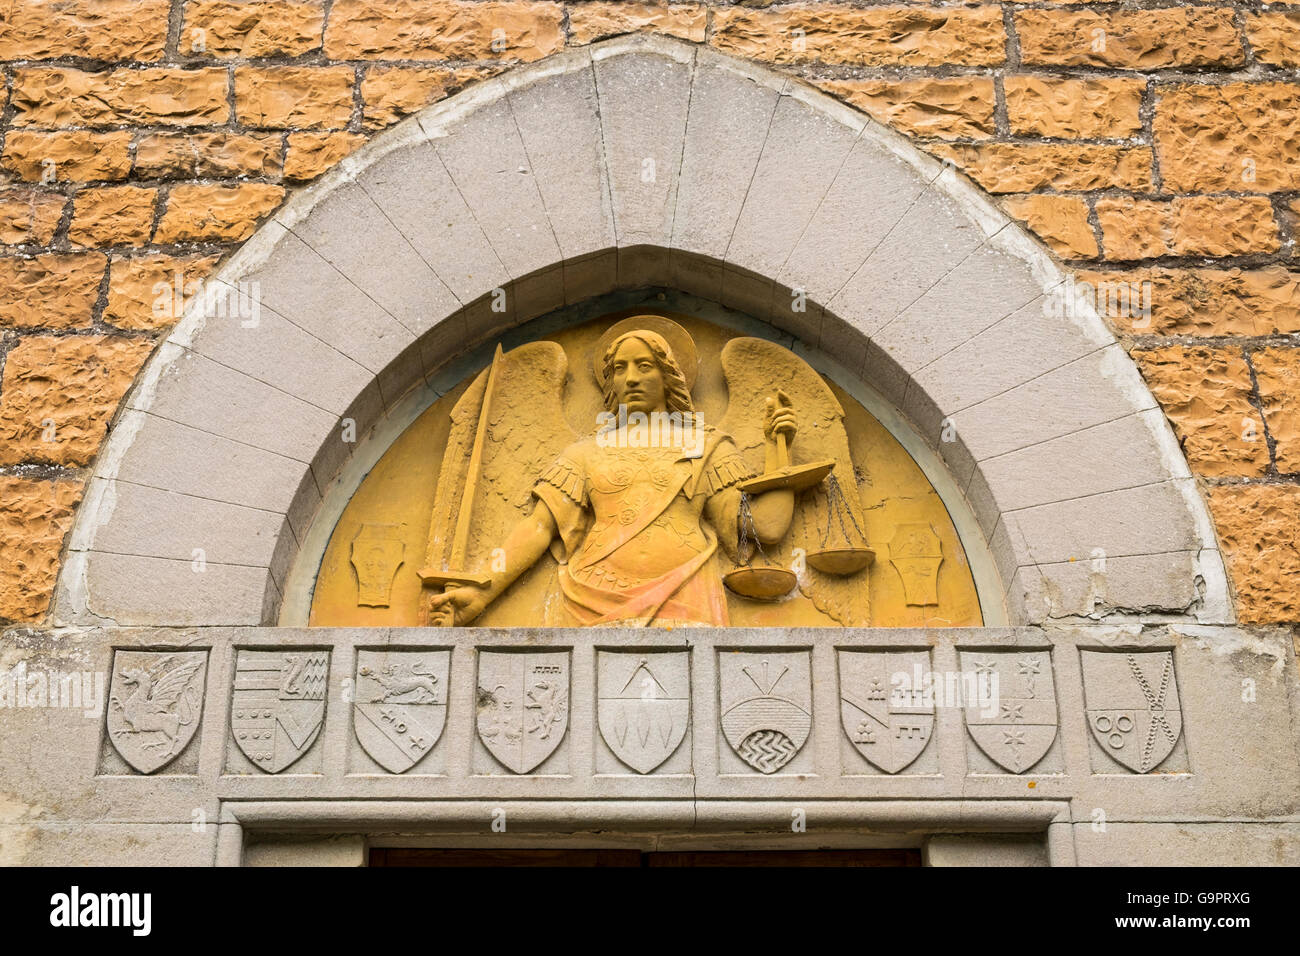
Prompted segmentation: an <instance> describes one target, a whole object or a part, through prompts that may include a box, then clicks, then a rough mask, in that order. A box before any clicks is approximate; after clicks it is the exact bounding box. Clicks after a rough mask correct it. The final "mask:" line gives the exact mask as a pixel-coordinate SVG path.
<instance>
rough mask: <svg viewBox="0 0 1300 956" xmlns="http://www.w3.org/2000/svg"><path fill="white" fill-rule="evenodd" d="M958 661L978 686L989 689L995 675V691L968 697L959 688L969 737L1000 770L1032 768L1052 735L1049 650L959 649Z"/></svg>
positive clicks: (1053, 702) (1052, 685)
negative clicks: (959, 657) (962, 698)
mask: <svg viewBox="0 0 1300 956" xmlns="http://www.w3.org/2000/svg"><path fill="white" fill-rule="evenodd" d="M961 667H962V672H963V676H965V677H970V676H972V675H973V677H974V679H975V682H976V686H977V687H987V688H989V689H990V690H992V689H993V688H994V683H993V682H994V681H996V692H995V693H992V694H990V695H989V696H987V697H985V698H984V699H982V700H981V699H975V700H971V699H970V697H971V695H970V693H969V688H964V692H965V693H966V695H967V698H966V700H964V701H963V703H964V704H965V710H966V729H967V730H968V731H970V735H971V739H973V740H974V741H975V743H976V744H978V745H979V748H980V750H982V751H984V753H985V754H986V755H987V756H988V758H989V759H990V760H992V761H993V762H994V763H996V764H997V765H998V766H999V767H1001V768H1002V769H1004V770H1009V771H1011V772H1012V773H1023V772H1024V771H1026V770H1029V769H1030V768H1032V767H1033V766H1034V764H1036V763H1038V761H1040V760H1042V759H1043V757H1044V755H1045V754H1046V753H1047V751H1048V750H1049V749H1050V748H1051V746H1052V741H1053V740H1055V739H1056V725H1057V714H1056V685H1055V683H1054V682H1053V681H1052V660H1051V657H1050V655H1049V654H1048V652H1047V651H1024V650H1005V651H1004V650H996V651H962V652H961ZM978 696H983V695H982V694H980V695H978Z"/></svg>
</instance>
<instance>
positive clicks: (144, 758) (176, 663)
mask: <svg viewBox="0 0 1300 956" xmlns="http://www.w3.org/2000/svg"><path fill="white" fill-rule="evenodd" d="M207 666H208V655H207V652H206V651H177V652H174V653H153V652H147V651H119V652H118V653H117V655H116V657H115V659H114V667H113V678H112V685H111V689H110V692H109V698H108V717H107V722H108V739H109V740H110V741H112V743H113V747H114V749H115V750H117V752H118V753H119V754H121V756H122V759H124V760H125V761H126V762H127V763H128V764H130V765H131V766H132V767H133V768H134V769H136V770H138V771H140V773H146V774H147V773H153V772H154V771H155V770H161V769H162V768H163V767H165V766H166V765H167V764H169V763H171V761H172V760H174V759H175V758H176V757H177V755H179V754H180V752H181V751H182V750H184V749H185V746H186V744H188V743H189V742H190V740H191V738H193V736H194V732H195V731H196V730H198V728H199V721H200V718H201V717H202V715H203V688H204V682H205V680H206V677H207Z"/></svg>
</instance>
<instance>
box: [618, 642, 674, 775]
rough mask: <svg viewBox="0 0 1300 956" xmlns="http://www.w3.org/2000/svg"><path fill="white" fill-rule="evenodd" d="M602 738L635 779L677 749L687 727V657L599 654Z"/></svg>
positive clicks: (668, 654) (634, 653) (661, 654)
mask: <svg viewBox="0 0 1300 956" xmlns="http://www.w3.org/2000/svg"><path fill="white" fill-rule="evenodd" d="M596 674H597V681H598V691H597V693H598V694H599V699H598V701H597V708H596V710H597V717H598V721H599V724H600V735H601V737H602V738H603V739H604V741H605V743H606V744H608V745H609V749H610V750H612V751H614V754H615V756H617V757H618V759H619V760H621V761H623V763H625V764H627V765H628V766H629V767H631V768H632V769H633V770H635V771H636V772H637V773H650V771H652V770H654V769H655V768H656V767H658V766H659V765H660V764H662V763H663V762H664V761H665V760H667V759H668V758H669V757H671V756H672V755H673V752H674V751H676V750H677V748H678V747H679V746H680V745H681V742H682V738H684V737H685V736H686V728H687V726H688V725H689V723H690V716H691V701H690V670H689V658H688V652H687V651H656V652H647V653H640V652H628V651H599V652H597V656H596Z"/></svg>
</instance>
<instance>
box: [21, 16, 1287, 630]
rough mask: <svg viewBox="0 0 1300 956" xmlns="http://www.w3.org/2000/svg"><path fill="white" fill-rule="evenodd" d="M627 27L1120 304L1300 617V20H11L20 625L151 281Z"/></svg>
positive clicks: (160, 305) (164, 311) (1133, 344)
mask: <svg viewBox="0 0 1300 956" xmlns="http://www.w3.org/2000/svg"><path fill="white" fill-rule="evenodd" d="M629 31H656V32H662V33H668V34H671V35H673V36H677V37H680V38H683V39H686V40H690V41H693V42H698V43H707V44H709V45H711V46H713V47H714V48H716V49H719V50H722V51H724V52H727V53H729V54H732V55H735V56H739V57H745V58H750V59H753V60H755V61H759V62H763V63H767V64H772V65H775V66H776V67H777V68H779V69H783V70H786V71H789V72H790V73H792V74H794V75H797V76H801V77H804V78H806V79H807V80H809V81H810V82H812V83H814V84H816V85H818V86H820V87H821V88H823V89H825V90H826V91H828V92H830V93H832V94H834V95H836V96H838V97H841V98H843V99H844V100H845V101H847V102H849V103H851V104H853V105H854V106H856V107H858V108H860V109H862V110H864V111H866V112H868V113H870V114H871V115H872V116H874V117H876V118H878V119H879V120H881V121H882V122H885V123H888V124H890V125H891V126H893V127H894V128H896V129H898V130H901V131H902V132H904V133H906V134H908V135H909V136H911V137H912V138H913V139H914V141H915V142H916V143H917V144H918V145H919V146H921V147H922V148H923V149H926V150H928V151H929V152H931V153H933V154H934V155H936V156H938V157H940V158H943V159H947V160H950V161H952V162H953V163H955V164H956V165H957V166H958V167H959V168H960V169H962V170H964V171H965V172H966V173H968V174H969V175H970V176H971V177H972V178H973V179H974V180H975V181H976V182H977V183H979V184H980V185H981V186H983V187H984V188H985V189H986V190H988V191H989V192H990V193H992V194H994V195H996V196H998V197H999V198H1000V200H1001V202H1002V204H1003V206H1004V208H1005V209H1006V210H1007V212H1008V213H1009V214H1010V215H1012V216H1013V217H1015V218H1017V219H1019V220H1021V221H1023V222H1024V223H1026V224H1027V225H1028V227H1029V228H1031V229H1032V230H1034V231H1035V232H1036V233H1037V234H1038V235H1039V236H1040V237H1041V238H1042V239H1043V241H1044V242H1045V243H1047V244H1048V245H1049V246H1050V247H1051V248H1052V249H1053V250H1054V251H1055V252H1056V253H1057V254H1058V255H1059V256H1061V257H1062V259H1064V260H1067V261H1068V262H1069V263H1070V264H1071V265H1072V266H1073V267H1075V268H1077V269H1078V270H1079V271H1080V279H1081V280H1084V281H1086V282H1087V283H1088V285H1087V286H1080V292H1081V294H1087V293H1088V290H1089V289H1098V290H1100V291H1101V295H1100V302H1101V304H1102V306H1103V308H1104V309H1105V310H1106V311H1107V313H1108V314H1109V317H1110V319H1111V321H1112V323H1113V325H1114V327H1115V331H1116V333H1117V334H1118V335H1119V336H1121V338H1122V340H1123V341H1124V342H1125V344H1126V346H1127V347H1129V349H1130V350H1131V352H1132V353H1133V355H1134V358H1135V359H1136V360H1137V362H1138V363H1139V366H1140V368H1141V369H1142V372H1143V374H1144V375H1145V376H1146V378H1147V381H1148V382H1149V383H1150V386H1151V388H1152V391H1153V392H1154V394H1155V395H1156V397H1157V399H1158V400H1159V401H1160V402H1161V404H1162V405H1163V406H1164V409H1165V411H1166V413H1167V414H1168V415H1169V417H1170V419H1171V421H1172V422H1173V424H1174V428H1175V430H1176V432H1177V433H1178V436H1179V438H1180V439H1181V440H1182V442H1183V445H1184V448H1185V450H1186V453H1187V456H1188V460H1189V462H1190V464H1191V467H1192V469H1193V471H1194V472H1195V473H1196V474H1197V476H1198V477H1199V478H1200V480H1201V481H1202V483H1203V485H1204V488H1205V492H1206V495H1207V498H1208V500H1209V503H1210V508H1211V512H1212V514H1213V517H1214V520H1215V522H1216V525H1217V529H1218V533H1219V536H1220V539H1221V541H1222V543H1223V546H1224V548H1225V552H1226V554H1227V557H1228V561H1229V569H1230V573H1231V575H1232V579H1233V584H1234V588H1235V591H1236V594H1237V599H1238V608H1239V613H1240V615H1241V617H1242V619H1243V620H1244V621H1247V622H1252V623H1268V622H1295V621H1297V620H1300V587H1298V586H1297V585H1296V584H1295V583H1294V582H1295V581H1296V580H1297V575H1300V543H1298V539H1300V481H1298V480H1297V479H1300V401H1297V400H1298V399H1300V385H1298V384H1297V380H1296V374H1297V370H1300V349H1298V348H1297V347H1296V344H1297V340H1296V339H1295V337H1294V336H1295V335H1297V334H1300V263H1297V261H1296V258H1297V251H1296V243H1295V238H1296V229H1297V220H1300V80H1298V79H1297V76H1296V73H1295V70H1296V68H1297V67H1300V3H1296V4H1293V5H1288V4H1286V3H1278V4H1271V5H1264V6H1261V5H1260V4H1259V3H1255V2H1251V3H1244V2H1243V3H1237V4H1231V3H1213V2H1209V3H1205V4H1198V5H1195V6H1193V5H1176V4H1169V3H1162V2H1159V0H1156V2H1147V0H1139V2H1138V3H1130V4H1126V5H1125V6H1124V7H1122V8H1121V7H1119V6H1118V5H1117V4H1113V3H1107V2H1094V3H1087V4H1080V5H1072V6H1065V5H1062V4H1059V3H1055V2H1042V3H1032V4H1015V3H1005V4H1000V5H999V4H993V3H989V4H979V3H971V4H967V5H944V6H932V5H925V4H861V3H845V2H833V3H770V4H769V3H764V2H763V0H748V2H744V3H740V4H731V3H725V2H718V0H715V2H708V3H673V4H671V5H664V4H650V3H626V2H618V3H607V2H571V3H553V2H544V0H539V2H496V0H467V2H455V0H301V2H299V0H240V2H233V0H12V2H10V3H8V4H6V5H5V6H4V9H3V10H0V61H3V62H0V73H2V74H3V80H4V89H3V91H2V93H0V102H2V103H3V112H2V113H0V135H2V136H3V140H2V141H0V142H2V144H3V145H2V147H0V175H3V178H4V182H3V185H0V244H3V249H2V250H0V372H2V373H3V374H2V377H0V622H6V621H37V620H40V619H41V618H43V617H44V615H45V613H46V611H47V608H48V603H49V597H50V593H51V591H52V588H53V584H54V579H55V576H56V574H57V568H58V561H59V552H60V549H61V547H62V544H63V539H64V537H65V535H66V532H67V530H68V529H69V527H70V526H71V521H72V516H73V514H74V511H75V508H76V504H77V502H78V500H79V498H80V495H81V492H82V486H83V484H84V481H85V479H86V476H87V474H88V471H89V466H90V465H91V463H92V461H93V460H94V457H95V454H96V453H97V451H98V449H99V447H100V444H101V443H102V441H103V438H104V435H105V432H106V428H107V426H108V423H109V422H110V420H111V419H112V416H113V414H114V411H115V409H116V407H117V404H118V402H119V401H120V399H121V396H122V395H123V394H124V392H125V391H126V389H127V388H128V387H129V385H130V382H131V381H132V379H133V377H134V376H135V374H136V372H137V371H138V370H139V368H140V366H141V365H142V363H143V362H144V360H145V359H146V358H147V356H148V354H149V352H150V350H151V348H152V347H153V345H154V344H156V342H157V339H158V337H159V336H160V335H161V334H163V333H164V332H165V330H166V329H167V328H168V327H169V326H170V325H171V323H172V322H173V321H174V319H175V315H174V314H173V312H174V309H173V308H172V305H171V303H172V302H173V301H174V300H175V299H177V298H179V297H178V296H168V295H161V296H160V295H159V294H158V292H157V291H156V289H158V288H160V287H161V284H166V283H173V282H175V277H176V276H177V275H179V276H180V282H181V285H182V289H181V292H182V293H183V292H184V291H185V287H186V286H187V285H190V284H192V283H194V282H196V281H197V280H199V279H201V278H202V277H203V276H205V275H207V274H208V273H209V272H210V271H211V270H212V269H213V268H214V267H215V266H216V265H217V264H218V263H219V262H221V261H222V259H223V257H226V256H228V255H229V254H230V253H231V252H232V251H233V250H235V249H236V248H237V247H238V245H239V243H240V242H242V241H243V240H245V239H247V238H248V237H249V236H250V235H252V233H253V232H254V230H255V229H256V227H257V224H258V223H259V222H260V221H262V220H264V219H265V217H266V216H267V215H268V214H270V213H271V212H272V211H273V210H274V209H275V208H276V207H277V206H278V205H279V204H280V203H281V201H282V200H283V199H284V197H285V195H286V193H287V191H288V190H290V189H292V188H293V187H294V186H295V185H298V184H300V183H303V182H305V181H307V180H310V179H312V178H313V177H315V176H317V175H319V174H320V173H321V172H323V171H324V170H326V169H328V168H329V167H330V166H331V165H332V164H334V163H335V162H337V161H338V160H339V159H341V158H342V157H343V156H345V155H347V153H349V152H350V151H352V150H353V149H355V148H356V147H357V146H358V145H360V144H361V143H363V142H365V140H366V139H367V138H368V137H369V136H371V135H373V134H374V133H376V132H377V131H379V130H381V129H383V128H385V127H386V126H389V125H391V124H392V123H394V122H396V121H397V120H399V119H400V118H401V117H402V116H404V115H406V114H408V113H410V112H413V111H415V110H417V109H419V108H420V107H422V106H424V105H426V104H428V103H431V102H434V101H436V100H438V99H441V98H442V97H445V96H448V95H450V94H452V93H455V92H457V91H458V90H460V89H461V88H463V87H465V86H466V85H468V84H471V83H473V82H475V81H476V80H478V79H481V78H483V77H485V76H490V75H492V74H494V73H496V72H499V71H500V70H502V69H506V68H508V67H509V66H510V65H512V64H516V63H519V62H523V61H530V60H536V59H539V58H541V57H544V56H547V55H549V54H552V53H555V52H557V51H559V50H561V49H564V48H565V47H571V46H576V45H582V44H585V43H590V42H593V41H596V40H600V39H603V38H605V37H608V36H613V35H615V34H619V33H626V32H629ZM1115 452H1116V454H1117V455H1122V454H1123V449H1116V450H1115Z"/></svg>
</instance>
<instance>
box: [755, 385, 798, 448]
mask: <svg viewBox="0 0 1300 956" xmlns="http://www.w3.org/2000/svg"><path fill="white" fill-rule="evenodd" d="M798 430H799V421H798V419H797V418H796V417H795V413H794V408H793V407H792V406H791V404H790V396H789V395H787V394H786V393H785V392H783V391H781V390H780V389H777V392H776V399H775V400H773V399H771V398H769V399H768V400H767V416H766V418H765V419H764V421H763V437H764V438H766V439H767V440H768V441H769V442H775V441H776V436H777V435H784V436H785V443H786V447H787V448H788V447H789V446H790V445H791V444H792V443H793V442H794V436H795V433H796V432H797V431H798Z"/></svg>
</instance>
